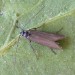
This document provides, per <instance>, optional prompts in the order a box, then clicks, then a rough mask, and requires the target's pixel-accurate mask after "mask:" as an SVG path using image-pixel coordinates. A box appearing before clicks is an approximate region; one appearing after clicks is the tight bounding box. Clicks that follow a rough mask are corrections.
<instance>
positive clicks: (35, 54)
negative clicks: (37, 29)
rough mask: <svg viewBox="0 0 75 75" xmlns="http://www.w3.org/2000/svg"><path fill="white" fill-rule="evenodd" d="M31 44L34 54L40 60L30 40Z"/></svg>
mask: <svg viewBox="0 0 75 75" xmlns="http://www.w3.org/2000/svg"><path fill="white" fill-rule="evenodd" d="M29 43H30V47H31V48H32V50H33V52H34V54H35V56H36V58H37V60H38V54H36V51H35V49H34V48H33V46H32V44H31V40H29Z"/></svg>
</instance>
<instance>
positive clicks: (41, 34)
mask: <svg viewBox="0 0 75 75" xmlns="http://www.w3.org/2000/svg"><path fill="white" fill-rule="evenodd" d="M29 31H30V33H31V34H32V35H33V34H34V35H35V36H38V37H41V38H45V39H48V40H51V41H58V40H62V39H64V38H65V37H64V36H63V35H58V34H52V33H46V32H41V31H36V30H29Z"/></svg>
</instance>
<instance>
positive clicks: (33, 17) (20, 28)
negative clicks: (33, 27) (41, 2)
mask: <svg viewBox="0 0 75 75" xmlns="http://www.w3.org/2000/svg"><path fill="white" fill-rule="evenodd" d="M44 7H45V6H43V7H42V8H41V9H40V10H39V11H38V12H37V13H36V14H35V15H34V16H32V17H31V18H30V19H29V20H28V22H27V23H26V25H27V24H28V23H29V22H30V21H31V20H32V19H34V17H36V16H37V15H38V14H39V12H40V11H42V10H43V8H44ZM16 23H18V20H16ZM16 27H17V28H20V29H21V30H22V31H23V30H24V29H23V28H22V27H20V26H18V25H16Z"/></svg>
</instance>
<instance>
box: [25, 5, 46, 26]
mask: <svg viewBox="0 0 75 75" xmlns="http://www.w3.org/2000/svg"><path fill="white" fill-rule="evenodd" d="M44 7H45V6H43V7H42V8H41V9H40V10H39V11H38V12H37V13H36V14H35V15H34V16H32V17H31V18H30V19H29V20H28V22H27V23H26V25H27V24H28V23H29V22H30V21H31V20H32V19H34V17H36V16H37V15H38V14H39V12H41V11H42V10H43V8H44Z"/></svg>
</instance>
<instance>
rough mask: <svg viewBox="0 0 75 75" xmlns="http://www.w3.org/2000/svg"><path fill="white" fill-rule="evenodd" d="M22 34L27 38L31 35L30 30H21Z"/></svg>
mask: <svg viewBox="0 0 75 75" xmlns="http://www.w3.org/2000/svg"><path fill="white" fill-rule="evenodd" d="M20 34H21V35H22V36H24V37H26V38H28V37H29V36H30V32H29V31H24V30H23V31H22V32H20Z"/></svg>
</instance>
